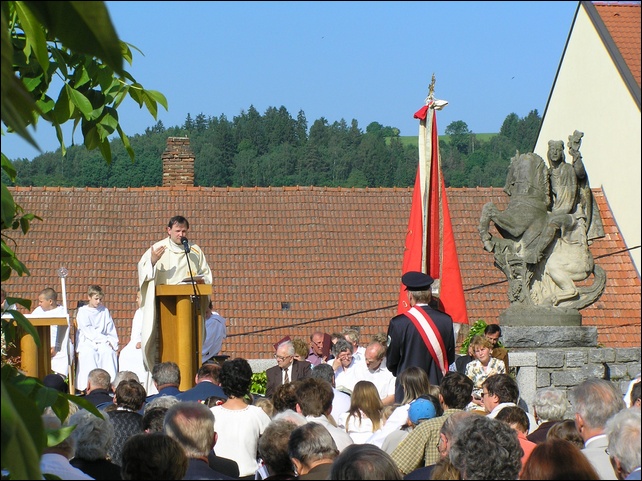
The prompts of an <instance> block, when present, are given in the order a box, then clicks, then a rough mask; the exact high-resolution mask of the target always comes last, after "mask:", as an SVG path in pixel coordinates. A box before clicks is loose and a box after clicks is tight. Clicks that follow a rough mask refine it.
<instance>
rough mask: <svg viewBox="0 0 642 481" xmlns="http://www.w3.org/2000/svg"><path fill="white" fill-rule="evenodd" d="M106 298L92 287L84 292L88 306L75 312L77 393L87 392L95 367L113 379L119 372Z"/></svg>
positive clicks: (100, 291)
mask: <svg viewBox="0 0 642 481" xmlns="http://www.w3.org/2000/svg"><path fill="white" fill-rule="evenodd" d="M104 297H105V294H104V293H103V290H102V288H101V287H100V286H96V285H91V286H89V289H88V290H87V298H88V300H89V302H88V303H87V304H86V305H84V306H82V307H80V308H79V309H78V314H77V315H76V323H77V324H78V332H77V342H76V346H77V347H76V351H77V352H78V369H77V371H76V372H77V374H76V389H77V390H79V391H82V390H84V389H86V388H87V378H88V376H89V372H90V371H91V370H92V369H95V368H97V367H99V368H101V369H104V370H105V371H107V372H108V373H109V375H110V376H111V378H112V379H113V378H114V377H115V376H116V373H117V372H118V357H117V354H116V352H117V351H118V333H117V332H116V326H115V325H114V320H113V319H112V317H111V314H110V313H109V309H107V308H106V307H105V306H104V305H103V298H104Z"/></svg>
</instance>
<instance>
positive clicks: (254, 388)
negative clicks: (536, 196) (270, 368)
mask: <svg viewBox="0 0 642 481" xmlns="http://www.w3.org/2000/svg"><path fill="white" fill-rule="evenodd" d="M266 389H267V374H265V371H263V372H255V373H254V374H252V384H250V392H251V393H252V394H265V390H266Z"/></svg>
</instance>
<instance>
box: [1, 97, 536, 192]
mask: <svg viewBox="0 0 642 481" xmlns="http://www.w3.org/2000/svg"><path fill="white" fill-rule="evenodd" d="M540 124H541V117H540V116H539V113H538V112H537V110H532V111H531V112H530V113H529V114H528V115H527V116H526V117H524V118H520V117H519V116H517V115H516V114H515V113H511V114H509V115H508V116H507V117H506V119H505V120H504V122H503V124H502V126H501V128H500V129H499V133H498V134H497V135H493V136H490V138H489V139H488V140H481V139H478V138H477V136H476V135H475V133H473V132H472V131H471V130H470V129H469V128H468V125H467V124H466V122H464V121H463V120H459V121H455V122H452V123H450V124H449V125H448V126H447V127H446V130H445V131H444V132H440V134H442V135H440V141H439V146H440V151H441V159H442V171H443V173H444V178H445V182H446V186H448V187H478V186H479V187H489V186H493V187H502V186H503V185H504V182H505V180H506V173H507V170H508V165H509V163H510V158H511V157H512V156H513V155H515V151H517V150H519V151H520V152H529V151H532V149H533V147H534V145H535V141H536V138H537V134H538V131H539V127H540ZM185 136H187V137H189V139H190V146H191V148H192V150H193V152H194V155H195V184H196V185H198V186H219V187H225V186H230V187H240V186H248V187H253V186H260V187H267V186H273V187H280V186H294V185H314V186H328V187H408V186H412V185H413V184H414V179H415V174H416V170H417V162H418V157H419V156H418V152H417V144H416V141H414V142H413V141H412V139H410V138H408V137H400V136H399V129H397V128H395V127H391V126H384V125H382V124H380V123H378V122H372V123H370V124H369V125H368V126H367V127H366V129H365V131H363V130H362V129H361V128H360V127H359V125H358V124H357V121H356V120H352V122H350V123H349V124H348V123H347V122H346V121H345V120H343V119H342V120H341V121H338V122H333V123H332V124H330V123H329V122H328V120H327V119H325V118H323V117H321V118H320V119H317V120H315V121H314V122H313V123H312V125H311V126H309V127H308V121H307V119H306V117H305V113H304V112H303V111H299V112H298V114H297V116H296V118H293V117H292V116H291V115H290V113H289V112H288V111H287V109H286V108H285V107H280V108H278V109H277V108H276V107H269V108H268V109H267V110H266V111H265V112H264V113H263V115H261V113H260V112H258V111H257V110H256V109H255V108H254V106H250V107H249V109H248V110H247V111H242V112H241V113H240V115H238V116H236V117H233V119H232V120H228V119H227V117H226V116H225V115H221V116H219V117H207V116H206V115H204V114H202V113H201V114H198V115H196V116H195V117H192V116H191V115H190V114H188V115H187V118H186V119H185V122H184V124H183V125H182V126H174V127H169V128H166V127H165V126H164V125H163V123H162V122H160V121H159V122H158V123H157V124H156V125H154V126H153V127H149V128H147V129H146V130H145V132H144V133H143V134H136V135H134V136H132V137H130V142H131V146H132V148H133V150H134V152H135V155H136V160H135V161H134V162H132V161H131V159H130V158H129V156H128V154H127V152H126V151H125V148H124V146H123V145H122V143H121V142H120V140H118V139H116V140H113V141H112V142H111V149H112V154H113V158H112V162H111V163H109V164H107V163H106V162H105V161H104V160H103V158H102V157H101V155H100V153H99V152H98V151H93V152H90V151H88V150H86V149H85V148H84V147H83V146H72V147H70V148H69V149H68V150H67V154H66V156H65V157H64V158H63V157H62V155H61V153H60V150H58V151H56V152H46V153H44V154H41V155H39V156H37V157H35V158H34V159H32V160H29V159H13V160H12V162H13V164H14V166H15V168H16V170H17V172H18V176H17V179H16V182H15V183H12V182H10V181H9V179H8V178H7V179H5V178H4V177H3V182H5V184H6V185H20V186H60V187H143V186H145V187H147V186H160V185H162V161H161V154H162V153H163V151H164V150H165V147H166V145H167V138H168V137H185ZM486 137H487V136H486ZM2 175H3V176H4V175H5V174H4V172H3V174H2Z"/></svg>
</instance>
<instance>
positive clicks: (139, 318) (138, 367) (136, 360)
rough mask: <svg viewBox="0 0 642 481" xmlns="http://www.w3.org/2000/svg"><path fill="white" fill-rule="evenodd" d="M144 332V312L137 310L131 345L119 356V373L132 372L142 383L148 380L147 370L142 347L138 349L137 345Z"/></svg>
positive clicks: (128, 344)
mask: <svg viewBox="0 0 642 481" xmlns="http://www.w3.org/2000/svg"><path fill="white" fill-rule="evenodd" d="M142 330H143V310H142V309H140V308H139V309H137V310H136V313H135V314H134V319H133V320H132V330H131V334H130V338H129V343H127V345H126V346H125V347H124V348H123V349H122V350H121V351H120V354H119V355H118V372H120V371H131V372H134V373H136V375H137V376H138V380H139V381H140V382H141V383H144V382H145V379H147V374H148V372H147V369H145V364H144V363H143V349H142V346H141V347H139V348H136V344H138V343H139V342H141V333H142Z"/></svg>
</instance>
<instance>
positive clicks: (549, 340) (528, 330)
mask: <svg viewBox="0 0 642 481" xmlns="http://www.w3.org/2000/svg"><path fill="white" fill-rule="evenodd" d="M502 342H503V343H504V346H506V347H507V348H527V349H533V348H565V347H597V327H582V326H519V327H517V326H502Z"/></svg>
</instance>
